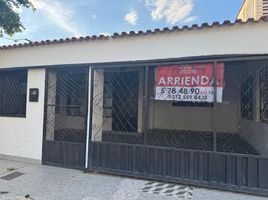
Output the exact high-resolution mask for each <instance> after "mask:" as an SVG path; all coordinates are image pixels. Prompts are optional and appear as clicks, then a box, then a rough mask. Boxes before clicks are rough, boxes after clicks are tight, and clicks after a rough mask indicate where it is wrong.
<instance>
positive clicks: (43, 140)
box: [41, 65, 90, 170]
mask: <svg viewBox="0 0 268 200" xmlns="http://www.w3.org/2000/svg"><path fill="white" fill-rule="evenodd" d="M50 69H77V70H79V69H85V70H86V82H87V84H86V86H87V88H86V91H85V95H86V102H89V100H90V98H89V96H88V93H89V83H90V82H89V73H90V71H89V70H90V68H89V67H87V66H85V65H78V66H75V65H60V66H56V67H54V66H48V67H45V95H44V98H45V99H44V119H43V139H42V160H41V163H42V165H48V166H55V167H64V168H71V169H80V170H85V169H86V167H85V163H86V159H85V157H86V156H87V154H86V152H87V150H86V148H87V145H88V142H87V141H88V109H89V108H88V104H87V103H86V104H85V106H86V111H85V113H86V116H85V135H84V143H83V145H84V162H83V165H82V166H69V165H65V164H58V163H50V162H46V161H45V159H44V157H45V143H46V128H47V127H46V120H47V115H46V107H47V97H48V71H49V70H50ZM62 143H64V142H62ZM67 143H68V142H67ZM69 143H70V142H69Z"/></svg>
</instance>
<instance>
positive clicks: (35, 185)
mask: <svg viewBox="0 0 268 200" xmlns="http://www.w3.org/2000/svg"><path fill="white" fill-rule="evenodd" d="M25 196H26V197H28V198H25ZM22 199H34V200H183V199H185V200H225V199H228V200H240V199H241V200H242V199H243V200H264V199H267V198H264V197H259V196H252V195H245V194H239V193H231V192H223V191H218V190H209V189H204V188H197V187H190V186H184V185H175V184H167V183H161V182H152V181H146V180H138V179H132V178H125V177H119V176H109V175H103V174H88V173H83V172H81V171H79V170H71V169H64V168H56V167H49V166H42V165H37V164H29V163H22V162H15V161H8V160H0V200H22Z"/></svg>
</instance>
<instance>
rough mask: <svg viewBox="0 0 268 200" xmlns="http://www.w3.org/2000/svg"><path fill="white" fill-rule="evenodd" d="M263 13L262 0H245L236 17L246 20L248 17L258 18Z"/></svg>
mask: <svg viewBox="0 0 268 200" xmlns="http://www.w3.org/2000/svg"><path fill="white" fill-rule="evenodd" d="M262 15H263V0H245V2H244V3H243V5H242V7H241V9H240V11H239V13H238V16H237V19H241V20H242V21H247V20H248V19H249V18H254V19H255V20H258V19H259V18H260V17H261V16H262Z"/></svg>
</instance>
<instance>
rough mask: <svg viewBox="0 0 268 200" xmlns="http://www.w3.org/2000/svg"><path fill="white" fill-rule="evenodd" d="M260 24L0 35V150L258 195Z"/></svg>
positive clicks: (266, 55) (266, 160)
mask: <svg viewBox="0 0 268 200" xmlns="http://www.w3.org/2000/svg"><path fill="white" fill-rule="evenodd" d="M267 25H268V23H267V18H265V17H263V18H260V19H259V20H257V21H255V20H252V19H250V20H248V21H247V22H242V21H241V20H237V21H235V22H234V23H231V22H229V21H225V22H223V23H222V24H220V23H218V22H215V23H213V24H212V25H208V24H206V23H204V24H202V25H201V26H197V25H193V26H191V27H183V28H178V27H174V28H172V29H168V28H164V29H163V30H159V29H155V30H148V31H144V32H143V31H139V32H129V33H125V32H123V33H120V34H119V33H115V34H114V35H112V36H102V35H100V36H92V37H81V38H67V39H60V40H53V41H49V40H48V41H41V42H34V43H25V44H19V45H13V46H2V47H1V48H0V82H1V83H2V84H1V87H0V90H1V92H0V95H1V98H0V116H1V117H0V130H1V131H0V154H1V157H15V158H17V159H20V158H23V159H31V160H35V161H38V162H40V163H42V164H47V165H53V166H62V167H70V168H77V169H82V170H86V171H95V172H105V173H112V174H119V175H128V176H134V177H141V178H150V179H157V180H164V181H170V182H178V183H186V184H192V185H199V186H206V187H212V188H219V189H228V190H232V191H241V192H247V193H254V194H261V195H268V176H267V172H268V171H267V170H268V168H267V166H268V157H267V156H268V145H267V141H268V136H267V132H268V125H267V121H268V112H267V109H268V100H267V97H266V93H267V90H268V81H267V80H268V60H267V59H268V49H267V46H268V44H266V43H267V42H266V41H267V40H266V38H267V36H268V29H267ZM245 33H246V34H245Z"/></svg>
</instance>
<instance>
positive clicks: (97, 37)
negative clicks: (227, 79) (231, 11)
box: [0, 16, 268, 50]
mask: <svg viewBox="0 0 268 200" xmlns="http://www.w3.org/2000/svg"><path fill="white" fill-rule="evenodd" d="M259 22H268V16H263V17H261V18H260V19H258V20H255V19H254V18H249V19H248V20H247V21H245V22H243V21H242V20H241V19H236V20H235V21H234V22H231V21H230V20H225V21H223V22H222V23H220V22H218V21H215V22H212V23H211V24H208V23H202V24H201V25H200V26H199V25H197V24H193V25H191V26H183V27H181V28H180V27H178V26H173V27H172V28H168V27H164V28H163V29H159V28H156V29H154V30H146V31H142V30H140V31H137V32H135V31H130V32H121V33H114V34H113V35H111V36H107V35H103V34H100V35H92V36H82V37H71V38H65V39H63V38H61V39H54V40H42V41H35V42H27V43H20V44H14V45H3V46H0V50H3V49H14V48H22V47H32V46H42V45H50V44H61V43H69V42H76V41H89V40H91V41H93V40H108V39H116V38H124V37H132V36H141V35H153V34H157V33H166V32H175V31H184V30H195V29H197V30H200V29H206V28H214V27H224V26H233V25H237V24H248V23H259Z"/></svg>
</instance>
